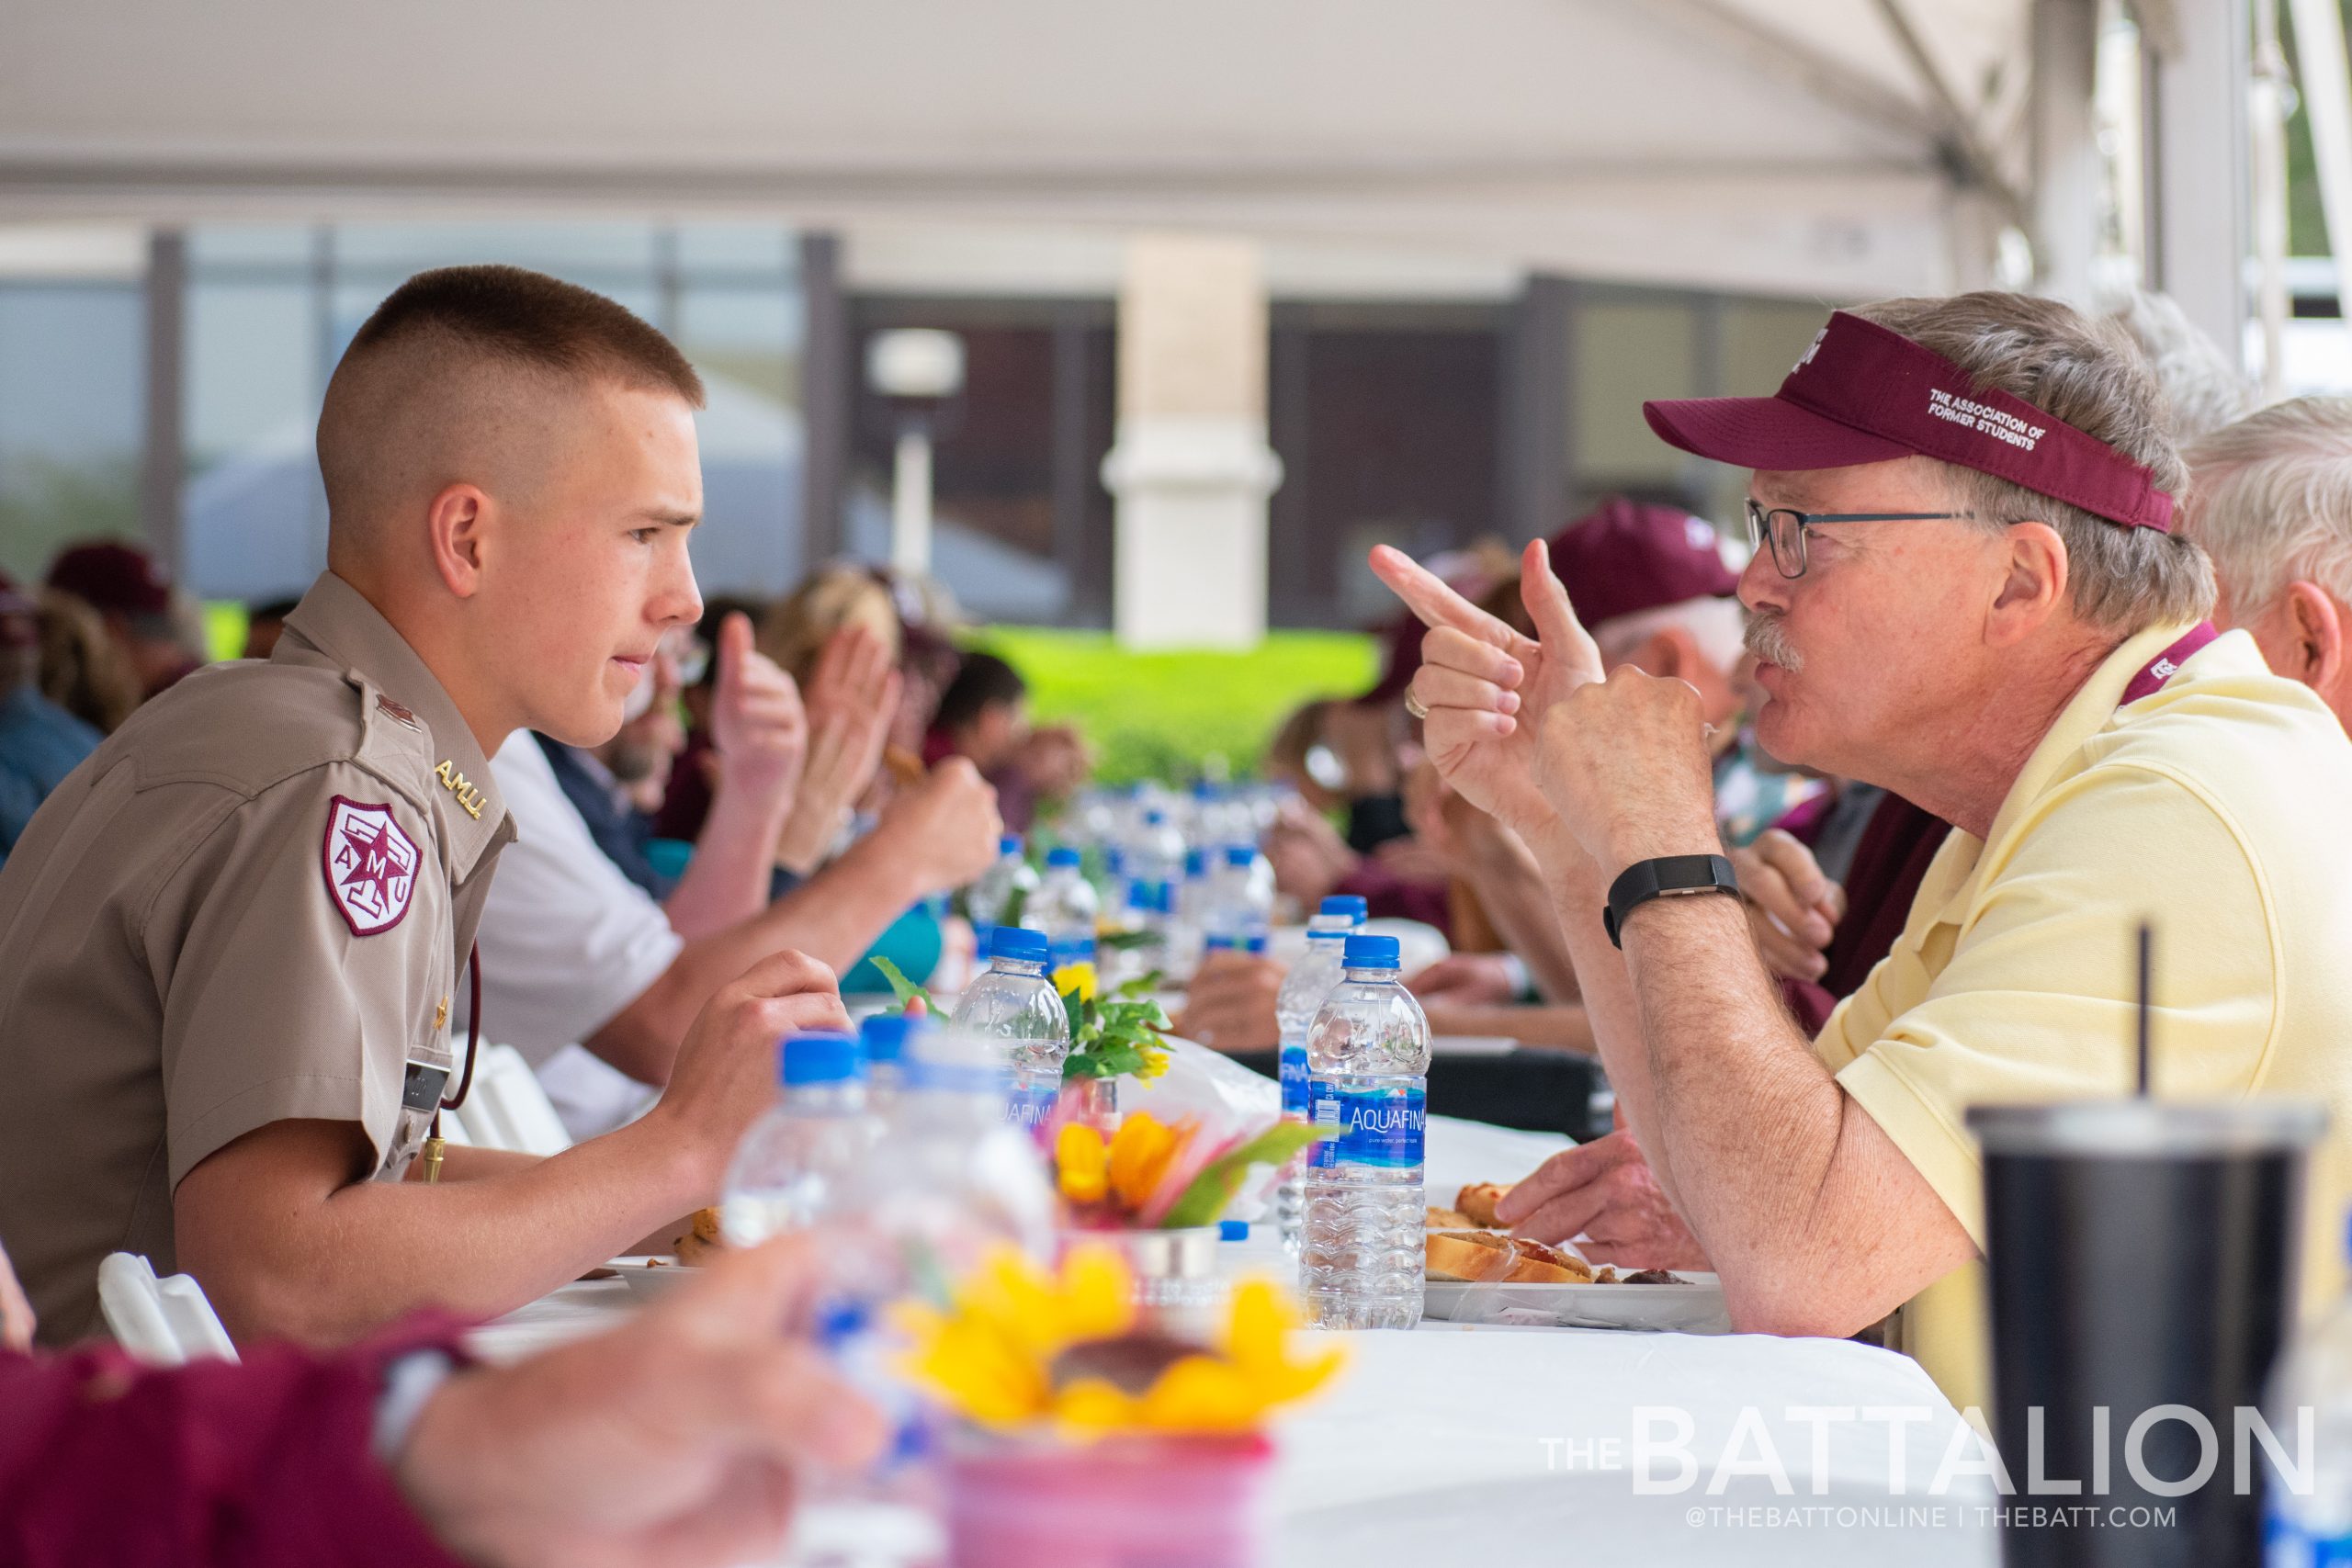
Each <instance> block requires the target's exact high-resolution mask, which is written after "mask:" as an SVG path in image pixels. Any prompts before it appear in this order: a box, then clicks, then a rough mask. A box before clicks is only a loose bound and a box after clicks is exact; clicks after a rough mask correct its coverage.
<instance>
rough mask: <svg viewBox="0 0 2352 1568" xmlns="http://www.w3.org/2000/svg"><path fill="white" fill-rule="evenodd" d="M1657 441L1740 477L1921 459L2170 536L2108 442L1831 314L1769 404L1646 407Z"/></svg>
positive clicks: (2164, 509) (1897, 339)
mask: <svg viewBox="0 0 2352 1568" xmlns="http://www.w3.org/2000/svg"><path fill="white" fill-rule="evenodd" d="M1642 413H1643V415H1644V417H1645V418H1646V419H1648V421H1649V422H1650V428H1651V429H1652V430H1655V431H1656V432H1657V434H1658V437H1659V439H1661V440H1663V441H1666V442H1668V443H1669V444H1670V445H1672V446H1679V447H1680V448H1682V450H1684V451H1685V452H1691V453H1695V454H1696V455H1698V456H1699V457H1712V458H1713V459H1714V460H1715V461H1717V462H1719V463H1729V464H1732V465H1733V466H1734V467H1736V468H1849V467H1852V466H1853V465H1855V464H1858V463H1883V462H1887V461H1890V460H1891V459H1893V458H1896V457H1911V456H1914V455H1915V454H1916V455H1917V456H1920V457H1939V458H1941V459H1942V460H1943V461H1945V462H1947V463H1957V464H1959V465H1960V466H1961V467H1962V468H1974V469H1976V470H1977V471H1979V472H1980V473H1987V474H1991V475H1993V476H1995V477H1996V478H1998V479H2009V480H2013V481H2014V482H2016V483H2018V484H2021V485H2023V486H2024V487H2025V488H2026V489H2028V490H2030V491H2037V492H2039V493H2041V494H2042V495H2046V496H2050V497H2052V498H2053V499H2055V500H2059V501H2063V502H2067V503H2068V504H2069V505H2073V506H2079V507H2081V508H2082V509H2083V510H2084V511H2086V512H2087V513H2091V514H2092V515H2094V516H2098V517H2104V518H2106V519H2107V520H2108V521H2109V522H2110V523H2120V524H2121V525H2124V526H2126V527H2130V528H2154V530H2156V532H2158V533H2159V534H2166V533H2170V532H2171V531H2172V495H2171V493H2170V492H2169V491H2162V490H2158V489H2157V488H2156V482H2155V477H2154V475H2153V474H2151V473H2149V471H2148V470H2147V469H2146V468H2144V467H2143V466H2142V465H2140V464H2138V463H2135V462H2133V461H2132V460H2131V458H2129V457H2125V456H2124V455H2123V454H2122V453H2120V452H2119V451H2117V450H2116V449H2115V448H2114V447H2112V446H2109V445H2108V444H2107V443H2106V442H2104V441H2100V440H2098V438H2096V437H2094V436H2090V435H2086V434H2083V433H2082V432H2081V431H2079V430H2076V429H2075V427H2074V426H2073V425H2071V424H2066V423H2062V422H2061V421H2059V420H2055V419H2052V417H2051V416H2050V415H2048V414H2046V413H2044V412H2041V410H2040V409H2038V408H2035V407H2034V406H2033V405H2032V404H2031V403H2029V402H2027V401H2026V400H2024V399H2022V398H2013V397H2011V396H2010V395H2009V394H2008V393H2007V392H2003V391H1997V390H1995V389H1991V388H1987V387H1979V386H1978V385H1977V384H1976V382H1975V380H1974V378H1972V377H1971V376H1970V375H1969V374H1968V372H1966V371H1965V370H1962V368H1961V367H1959V366H1957V365H1954V364H1953V363H1952V362H1951V360H1949V359H1946V358H1945V357H1944V356H1943V355H1940V354H1937V353H1935V352H1934V351H1933V350H1931V349H1926V348H1922V347H1920V346H1919V345H1918V344H1916V343H1913V342H1912V341H1911V340H1910V339H1909V338H1906V337H1905V336H1904V335H1903V334H1902V333H1894V332H1890V331H1888V330H1887V329H1886V328H1884V327H1882V326H1880V325H1879V324H1878V323H1877V322H1875V321H1864V320H1862V319H1861V318H1860V316H1850V315H1848V314H1847V313H1846V312H1845V311H1843V310H1838V311H1837V312H1835V313H1833V314H1832V315H1831V316H1830V318H1829V324H1828V325H1827V326H1826V327H1823V328H1822V329H1821V331H1820V333H1818V334H1816V335H1815V338H1814V340H1813V346H1812V347H1810V348H1808V349H1806V350H1805V351H1804V358H1803V359H1800V360H1798V361H1797V365H1796V368H1795V369H1793V370H1792V371H1790V372H1789V378H1788V379H1787V380H1785V381H1783V382H1781V389H1780V390H1779V391H1778V392H1775V393H1773V394H1772V396H1770V397H1769V398H1681V399H1676V400H1669V401H1657V402H1646V403H1644V404H1643V405H1642Z"/></svg>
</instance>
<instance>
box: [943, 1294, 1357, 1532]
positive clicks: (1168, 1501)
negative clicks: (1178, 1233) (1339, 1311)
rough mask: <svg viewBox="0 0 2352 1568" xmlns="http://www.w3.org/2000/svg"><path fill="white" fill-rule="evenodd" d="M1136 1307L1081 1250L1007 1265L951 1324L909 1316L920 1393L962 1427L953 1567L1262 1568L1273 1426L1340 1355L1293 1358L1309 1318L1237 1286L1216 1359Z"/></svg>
mask: <svg viewBox="0 0 2352 1568" xmlns="http://www.w3.org/2000/svg"><path fill="white" fill-rule="evenodd" d="M1133 1300H1134V1291H1133V1285H1132V1281H1131V1280H1129V1278H1128V1276H1127V1269H1126V1266H1125V1263H1124V1262H1123V1261H1122V1260H1121V1259H1120V1258H1119V1257H1118V1256H1117V1255H1116V1254H1115V1253H1113V1252H1110V1251H1107V1250H1103V1249H1099V1248H1091V1247H1080V1248H1076V1249H1074V1250H1072V1251H1071V1252H1070V1253H1069V1255H1068V1256H1067V1257H1066V1258H1064V1260H1063V1262H1062V1265H1061V1268H1060V1269H1059V1271H1058V1272H1057V1273H1051V1274H1049V1273H1046V1272H1045V1271H1043V1270H1041V1269H1038V1268H1036V1267H1035V1265H1033V1264H1032V1263H1030V1262H1029V1261H1028V1260H1027V1259H1026V1258H1023V1257H1022V1256H1020V1255H1019V1254H1018V1253H1013V1252H1010V1251H1006V1252H1001V1253H999V1254H996V1255H994V1256H992V1257H990V1258H989V1259H988V1261H987V1262H986V1263H985V1264H984V1265H983V1266H982V1267H981V1268H980V1269H978V1271H977V1272H976V1273H975V1274H973V1275H972V1276H971V1277H970V1278H968V1279H967V1280H964V1281H963V1282H962V1283H961V1284H960V1285H959V1286H958V1287H957V1288H956V1290H955V1292H953V1294H952V1297H951V1299H950V1301H949V1303H948V1304H947V1306H946V1307H945V1308H944V1309H939V1308H933V1307H927V1306H919V1305H912V1304H909V1305H902V1306H900V1307H899V1308H898V1309H897V1322H898V1325H899V1329H900V1330H901V1332H902V1333H903V1334H904V1335H905V1336H906V1337H907V1339H908V1341H909V1343H910V1349H909V1351H908V1354H907V1356H906V1358H905V1361H904V1363H903V1370H904V1372H905V1375H906V1376H908V1377H909V1378H910V1380H911V1381H912V1382H914V1383H915V1385H916V1386H917V1387H919V1388H921V1389H922V1390H923V1391H924V1392H925V1393H927V1394H929V1395H930V1397H931V1398H932V1399H933V1401H935V1402H936V1403H937V1404H939V1405H941V1406H942V1407H943V1408H944V1409H945V1410H946V1411H947V1412H948V1413H950V1414H951V1415H952V1416H955V1417H956V1418H957V1423H958V1426H957V1430H956V1433H955V1435H954V1436H953V1437H952V1438H951V1440H950V1441H949V1443H948V1445H947V1454H948V1464H947V1504H948V1507H947V1514H948V1529H949V1533H950V1536H951V1539H952V1541H953V1550H952V1554H951V1556H952V1561H954V1562H956V1563H958V1564H969V1565H971V1568H997V1565H999V1564H1002V1565H1004V1568H1012V1565H1013V1564H1020V1565H1022V1568H1034V1565H1035V1564H1037V1563H1044V1562H1068V1561H1075V1560H1077V1558H1076V1557H1075V1556H1073V1553H1080V1554H1082V1555H1083V1557H1084V1560H1085V1561H1088V1562H1101V1563H1106V1564H1118V1563H1125V1562H1137V1563H1142V1562H1159V1563H1165V1562H1187V1563H1202V1564H1207V1563H1219V1564H1233V1565H1246V1564H1249V1563H1252V1562H1256V1561H1258V1559H1259V1556H1260V1553H1261V1546H1262V1529H1261V1520H1262V1508H1261V1497H1262V1491H1263V1482H1264V1476H1265V1472H1266V1469H1267V1464H1268V1461H1269V1459H1270V1457H1271V1455H1272V1447H1271V1443H1270V1441H1269V1439H1268V1437H1267V1434H1266V1428H1267V1427H1268V1424H1269V1422H1270V1420H1271V1418H1272V1416H1273V1415H1274V1413H1275V1412H1276V1411H1278V1410H1280V1409H1283V1407H1285V1406H1288V1405H1291V1404H1295V1403H1296V1402H1298V1401H1300V1400H1302V1399H1305V1398H1306V1397H1307V1396H1308V1395H1310V1394H1312V1393H1315V1392H1316V1391H1317V1390H1318V1389H1320V1388H1322V1387H1323V1386H1324V1385H1325V1384H1327V1383H1328V1382H1330V1380H1331V1379H1332V1377H1333V1376H1334V1375H1336V1374H1337V1372H1338V1371H1339V1370H1340V1364H1341V1361H1342V1359H1343V1353H1342V1352H1341V1351H1340V1350H1339V1349H1337V1348H1329V1349H1323V1350H1320V1351H1319V1352H1317V1353H1313V1354H1308V1355H1299V1354H1296V1353H1295V1351H1294V1349H1293V1347H1292V1345H1291V1342H1290V1341H1291V1334H1292V1331H1293V1330H1294V1329H1295V1327H1297V1325H1298V1322H1299V1320H1298V1317H1297V1314H1296V1313H1295V1309H1294V1308H1293V1307H1292V1305H1291V1303H1289V1302H1288V1300H1287V1299H1286V1298H1285V1297H1284V1295H1283V1292H1281V1291H1280V1290H1279V1289H1278V1288H1277V1287H1276V1286H1275V1285H1273V1284H1272V1282H1271V1281H1268V1280H1247V1281H1244V1282H1242V1283H1241V1284H1239V1285H1238V1286H1237V1287H1236V1288H1235V1290H1234V1292H1233V1296H1232V1304H1231V1308H1230V1310H1229V1311H1228V1313H1227V1315H1226V1318H1225V1320H1224V1322H1223V1324H1222V1325H1220V1326H1219V1327H1218V1329H1217V1330H1216V1333H1215V1334H1214V1335H1212V1336H1211V1337H1208V1338H1207V1339H1206V1340H1205V1341H1194V1340H1190V1339H1185V1338H1181V1337H1173V1336H1170V1335H1168V1334H1166V1333H1164V1332H1161V1331H1160V1330H1159V1329H1157V1328H1155V1327H1153V1326H1151V1325H1149V1324H1148V1322H1146V1321H1145V1320H1144V1319H1142V1318H1140V1317H1139V1316H1138V1315H1137V1313H1136V1308H1135V1306H1134V1304H1133ZM1171 1553H1172V1554H1171Z"/></svg>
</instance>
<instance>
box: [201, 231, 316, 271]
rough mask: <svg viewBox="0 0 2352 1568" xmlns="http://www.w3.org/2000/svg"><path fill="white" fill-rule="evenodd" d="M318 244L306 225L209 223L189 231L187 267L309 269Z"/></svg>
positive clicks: (314, 233) (314, 235) (314, 232)
mask: <svg viewBox="0 0 2352 1568" xmlns="http://www.w3.org/2000/svg"><path fill="white" fill-rule="evenodd" d="M317 243H318V231H317V230H316V229H314V228H312V227H311V226H310V225H309V224H305V223H208V224H205V225H204V226H203V227H201V228H198V229H193V230H190V231H188V236H187V259H188V265H189V266H190V267H192V268H194V269H196V270H198V271H199V272H200V271H202V270H203V269H205V268H206V267H215V266H217V267H247V266H270V267H299V268H307V267H309V266H310V265H311V254H312V252H313V249H314V248H315V246H316V245H317Z"/></svg>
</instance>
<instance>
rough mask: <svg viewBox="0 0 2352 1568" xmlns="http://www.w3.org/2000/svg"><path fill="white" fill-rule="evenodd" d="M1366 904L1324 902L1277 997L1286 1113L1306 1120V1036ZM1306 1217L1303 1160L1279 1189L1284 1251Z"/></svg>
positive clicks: (1294, 1246) (1293, 1245) (1277, 1214)
mask: <svg viewBox="0 0 2352 1568" xmlns="http://www.w3.org/2000/svg"><path fill="white" fill-rule="evenodd" d="M1363 917H1364V902H1363V899H1361V898H1358V897H1353V896H1352V895H1348V894H1340V895H1336V896H1334V897H1329V898H1326V899H1324V900H1323V905H1322V908H1320V909H1319V910H1317V913H1316V916H1315V918H1314V919H1311V920H1309V921H1307V922H1306V956H1304V957H1302V958H1301V959H1300V960H1299V961H1298V962H1297V963H1296V964H1293V965H1291V971H1290V973H1289V974H1287V975H1285V976H1283V988H1282V989H1281V990H1279V991H1277V992H1276V993H1274V1024H1275V1027H1276V1029H1277V1030H1278V1031H1279V1032H1280V1037H1281V1045H1282V1056H1281V1066H1282V1085H1283V1115H1284V1116H1285V1117H1289V1118H1292V1119H1295V1120H1296V1121H1300V1122H1304V1121H1306V1119H1307V1115H1308V1107H1307V1103H1306V1078H1307V1074H1306V1032H1307V1031H1308V1030H1309V1029H1311V1028H1313V1027H1314V1024H1315V1015H1316V1014H1317V1013H1318V1012H1320V1011H1322V1010H1323V1003H1324V1001H1325V1000H1326V999H1327V998H1329V996H1330V995H1331V990H1332V987H1335V986H1337V985H1338V984H1339V983H1340V951H1341V949H1342V948H1344V947H1345V946H1346V944H1347V940H1348V933H1349V932H1351V931H1354V930H1355V929H1356V928H1357V927H1358V926H1360V925H1362V924H1363ZM1305 1217H1306V1157H1305V1156H1300V1157H1299V1158H1297V1159H1295V1160H1293V1161H1292V1162H1291V1164H1290V1165H1289V1166H1287V1167H1285V1168H1284V1169H1283V1177H1282V1180H1281V1182H1280V1183H1279V1184H1277V1185H1276V1187H1275V1188H1274V1224H1275V1226H1276V1227H1277V1229H1278V1231H1279V1233H1280V1235H1281V1236H1282V1240H1283V1250H1284V1251H1286V1252H1288V1253H1290V1254H1292V1255H1293V1256H1294V1257H1295V1256H1296V1254H1297V1252H1298V1240H1299V1229H1300V1225H1301V1223H1302V1222H1303V1220H1304V1219H1305Z"/></svg>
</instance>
